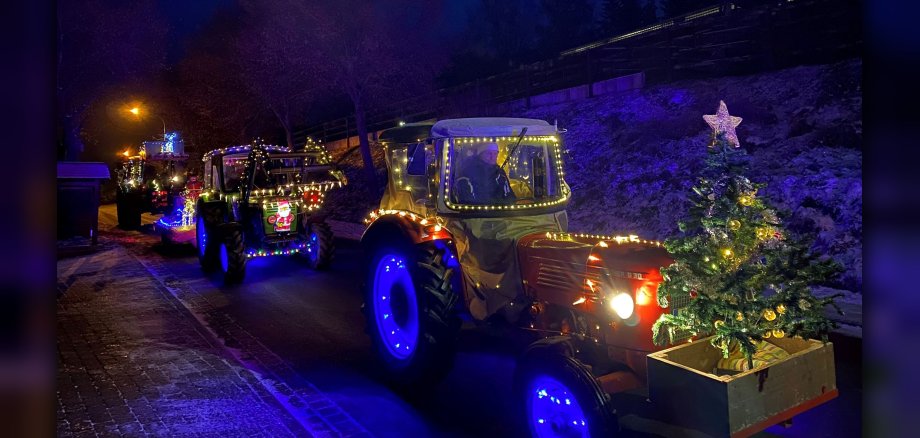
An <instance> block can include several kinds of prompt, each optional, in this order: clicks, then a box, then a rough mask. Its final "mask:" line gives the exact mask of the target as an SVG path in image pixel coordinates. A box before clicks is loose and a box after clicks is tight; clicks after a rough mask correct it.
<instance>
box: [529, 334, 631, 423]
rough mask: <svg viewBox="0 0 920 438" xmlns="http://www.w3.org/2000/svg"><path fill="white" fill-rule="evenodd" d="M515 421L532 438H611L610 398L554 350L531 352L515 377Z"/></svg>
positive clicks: (577, 364) (585, 369)
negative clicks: (516, 412)
mask: <svg viewBox="0 0 920 438" xmlns="http://www.w3.org/2000/svg"><path fill="white" fill-rule="evenodd" d="M514 395H515V404H517V405H518V406H519V407H520V410H519V414H518V421H519V424H520V427H521V430H523V431H525V435H526V434H529V436H532V437H539V438H547V437H581V438H590V437H613V436H616V435H617V434H618V433H619V425H618V423H617V419H616V415H615V413H614V409H613V407H612V405H611V401H610V396H609V395H607V394H606V393H605V392H604V391H603V389H602V388H601V386H600V383H599V382H598V381H597V379H596V378H594V375H592V374H591V371H590V370H589V369H588V367H586V366H585V365H584V364H583V363H581V362H580V361H579V360H578V359H576V358H574V357H572V356H569V355H566V354H562V353H560V351H559V349H556V348H552V347H550V348H531V349H529V351H528V352H527V353H526V354H525V355H524V357H523V358H522V359H521V360H520V362H519V363H518V366H517V369H516V370H515V376H514Z"/></svg>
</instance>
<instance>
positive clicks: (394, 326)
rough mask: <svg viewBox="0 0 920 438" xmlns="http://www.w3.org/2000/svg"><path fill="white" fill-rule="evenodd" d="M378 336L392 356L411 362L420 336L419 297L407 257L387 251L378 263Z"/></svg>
mask: <svg viewBox="0 0 920 438" xmlns="http://www.w3.org/2000/svg"><path fill="white" fill-rule="evenodd" d="M372 292H373V296H372V297H371V298H372V300H373V310H374V321H375V322H376V326H377V335H378V337H379V338H380V341H381V343H382V344H383V346H384V347H385V348H386V352H387V353H388V354H389V355H390V356H391V358H393V359H395V360H397V361H400V362H403V361H406V362H408V361H409V360H410V359H411V358H412V356H413V354H415V350H416V347H417V346H418V337H419V315H418V305H417V303H418V297H417V296H416V292H415V285H414V283H413V282H412V275H411V273H410V272H409V267H408V266H407V265H406V259H405V258H403V257H402V256H399V255H396V254H385V255H384V256H383V257H382V258H380V259H379V261H378V262H377V267H376V269H375V272H374V285H373V291H372Z"/></svg>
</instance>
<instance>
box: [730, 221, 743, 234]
mask: <svg viewBox="0 0 920 438" xmlns="http://www.w3.org/2000/svg"><path fill="white" fill-rule="evenodd" d="M739 228H741V221H739V220H737V219H732V220H730V221H728V229H730V230H732V231H738V229H739Z"/></svg>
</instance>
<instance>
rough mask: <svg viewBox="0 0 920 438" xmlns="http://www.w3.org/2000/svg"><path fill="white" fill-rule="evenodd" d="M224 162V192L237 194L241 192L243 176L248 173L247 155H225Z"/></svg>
mask: <svg viewBox="0 0 920 438" xmlns="http://www.w3.org/2000/svg"><path fill="white" fill-rule="evenodd" d="M223 161H224V163H223V164H224V166H223V168H224V191H225V192H235V191H237V190H240V186H241V185H242V184H243V183H244V182H243V175H244V174H245V173H246V154H234V155H225V156H224V157H223Z"/></svg>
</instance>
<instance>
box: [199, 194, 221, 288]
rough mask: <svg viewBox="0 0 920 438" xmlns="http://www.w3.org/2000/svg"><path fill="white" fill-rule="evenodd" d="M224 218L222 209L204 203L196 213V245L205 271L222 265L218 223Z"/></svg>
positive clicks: (210, 270)
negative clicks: (219, 256)
mask: <svg viewBox="0 0 920 438" xmlns="http://www.w3.org/2000/svg"><path fill="white" fill-rule="evenodd" d="M222 220H223V217H222V213H221V210H220V209H218V208H216V207H214V206H208V205H202V206H201V207H200V208H199V209H198V212H197V214H196V219H195V246H196V247H197V248H198V262H199V263H200V264H201V269H202V270H203V271H205V272H213V271H214V270H216V269H217V268H218V267H219V266H220V265H219V262H220V259H219V258H218V250H219V249H220V235H218V233H217V225H218V224H219V223H220V222H221V221H222Z"/></svg>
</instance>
